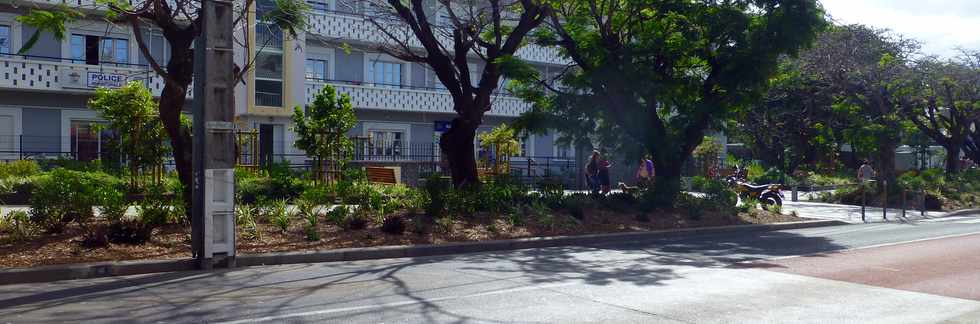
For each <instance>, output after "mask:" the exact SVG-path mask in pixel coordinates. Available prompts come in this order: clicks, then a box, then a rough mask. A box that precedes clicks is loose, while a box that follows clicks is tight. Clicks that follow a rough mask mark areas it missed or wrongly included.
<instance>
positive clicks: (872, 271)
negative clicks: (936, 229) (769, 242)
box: [755, 235, 980, 301]
mask: <svg viewBox="0 0 980 324" xmlns="http://www.w3.org/2000/svg"><path fill="white" fill-rule="evenodd" d="M755 267H764V268H767V269H768V270H771V271H778V272H785V273H793V274H799V275H805V276H811V277H818V278H825V279H833V280H839V281H847V282H853V283H860V284H866V285H872V286H879V287H886V288H894V289H902V290H908V291H916V292H922V293H929V294H935V295H942V296H948V297H957V298H965V299H972V300H977V301H980V235H969V236H960V237H954V238H946V239H937V240H930V241H922V242H915V243H908V244H900V245H892V246H885V247H877V248H869V249H862V250H854V251H846V252H840V253H830V254H823V255H815V256H806V257H799V258H790V259H783V260H776V261H772V262H768V263H761V264H756V265H755Z"/></svg>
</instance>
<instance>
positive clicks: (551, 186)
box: [540, 179, 565, 208]
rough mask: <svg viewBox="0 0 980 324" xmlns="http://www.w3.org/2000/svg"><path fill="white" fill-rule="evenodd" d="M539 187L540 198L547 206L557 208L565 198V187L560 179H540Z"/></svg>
mask: <svg viewBox="0 0 980 324" xmlns="http://www.w3.org/2000/svg"><path fill="white" fill-rule="evenodd" d="M540 187H541V198H542V199H544V201H545V203H546V204H548V206H549V207H551V208H558V207H560V206H561V205H562V202H563V201H564V200H565V187H564V186H563V185H562V183H561V182H560V181H557V180H554V179H552V180H546V181H542V182H541V184H540Z"/></svg>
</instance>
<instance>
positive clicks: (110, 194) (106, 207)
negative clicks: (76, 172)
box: [97, 187, 129, 223]
mask: <svg viewBox="0 0 980 324" xmlns="http://www.w3.org/2000/svg"><path fill="white" fill-rule="evenodd" d="M97 195H98V196H99V202H100V204H99V205H100V206H99V212H100V213H101V214H102V217H105V219H106V220H107V221H109V222H110V223H111V222H114V221H118V220H120V219H123V218H124V217H126V211H128V210H129V202H128V201H126V195H125V194H124V193H123V192H122V191H121V190H118V189H116V188H112V187H102V188H99V189H98V191H97Z"/></svg>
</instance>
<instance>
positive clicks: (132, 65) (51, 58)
mask: <svg viewBox="0 0 980 324" xmlns="http://www.w3.org/2000/svg"><path fill="white" fill-rule="evenodd" d="M0 58H20V59H25V60H40V61H47V62H56V61H57V62H61V63H73V64H79V65H91V66H103V65H106V66H112V65H114V66H116V67H127V68H144V69H147V70H149V69H150V65H149V64H139V63H128V62H126V63H122V62H113V61H98V62H96V63H98V64H88V63H86V62H87V61H86V60H84V59H77V58H70V57H58V56H45V55H30V54H8V53H4V54H0Z"/></svg>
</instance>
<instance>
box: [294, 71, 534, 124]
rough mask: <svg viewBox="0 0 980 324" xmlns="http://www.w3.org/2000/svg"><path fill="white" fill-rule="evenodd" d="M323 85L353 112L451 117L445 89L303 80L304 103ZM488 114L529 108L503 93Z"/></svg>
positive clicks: (508, 113)
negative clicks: (346, 100) (340, 96)
mask: <svg viewBox="0 0 980 324" xmlns="http://www.w3.org/2000/svg"><path fill="white" fill-rule="evenodd" d="M324 84H330V85H332V86H333V87H334V88H336V89H337V92H338V93H345V94H347V95H349V96H350V98H351V104H352V105H353V106H354V108H357V109H377V110H389V111H406V112H434V113H448V114H453V113H455V111H454V110H453V98H452V96H451V95H450V94H449V92H447V91H446V90H440V89H437V88H424V87H411V86H402V85H391V84H374V83H365V82H353V81H342V80H322V79H313V80H311V79H307V80H306V103H307V104H309V103H312V102H313V98H314V96H316V93H317V92H319V91H320V89H322V88H323V85H324ZM492 107H493V108H491V109H490V111H489V112H487V114H488V115H491V116H507V117H516V116H519V115H520V114H522V113H524V112H525V111H527V109H528V108H530V105H529V104H528V103H527V102H524V101H523V100H521V99H519V98H516V97H512V96H508V95H505V94H500V95H497V96H495V97H494V98H493V101H492Z"/></svg>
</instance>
